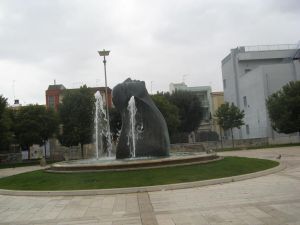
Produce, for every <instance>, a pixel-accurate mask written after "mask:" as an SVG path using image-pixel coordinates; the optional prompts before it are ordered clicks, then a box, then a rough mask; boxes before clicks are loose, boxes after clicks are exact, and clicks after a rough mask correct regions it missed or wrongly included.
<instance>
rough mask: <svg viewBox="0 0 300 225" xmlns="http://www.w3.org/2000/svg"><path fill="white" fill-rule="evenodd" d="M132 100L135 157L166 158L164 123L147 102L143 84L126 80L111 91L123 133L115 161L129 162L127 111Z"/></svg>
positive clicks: (152, 106) (166, 144)
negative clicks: (120, 117)
mask: <svg viewBox="0 0 300 225" xmlns="http://www.w3.org/2000/svg"><path fill="white" fill-rule="evenodd" d="M132 96H134V99H135V103H136V108H137V113H136V116H135V118H136V126H135V129H136V131H137V133H138V139H137V141H136V145H135V146H136V148H135V149H136V151H135V153H136V157H142V156H168V155H169V148H170V139H169V133H168V128H167V124H166V121H165V119H164V117H163V115H162V114H161V112H160V111H159V110H158V108H157V107H156V106H155V104H154V102H153V101H152V99H151V98H150V96H149V94H148V92H147V89H146V87H145V82H144V81H139V80H131V79H130V78H128V79H127V80H125V81H124V82H123V83H121V84H118V85H117V86H115V87H114V88H113V103H114V105H115V107H116V108H117V109H118V110H119V111H120V112H121V115H122V129H121V134H120V137H119V143H118V145H117V149H116V158H117V159H123V158H130V157H131V153H130V147H132V146H130V145H131V143H130V141H129V136H128V135H129V132H130V118H129V111H128V109H127V107H128V102H129V100H130V98H131V97H132Z"/></svg>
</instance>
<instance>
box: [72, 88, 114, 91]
mask: <svg viewBox="0 0 300 225" xmlns="http://www.w3.org/2000/svg"><path fill="white" fill-rule="evenodd" d="M78 89H79V88H70V89H67V90H78ZM88 89H90V90H92V91H93V92H96V91H105V87H88ZM107 91H108V92H111V91H112V90H111V88H109V87H107Z"/></svg>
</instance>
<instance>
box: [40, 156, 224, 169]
mask: <svg viewBox="0 0 300 225" xmlns="http://www.w3.org/2000/svg"><path fill="white" fill-rule="evenodd" d="M219 159H222V158H221V157H219V156H217V155H216V154H206V153H202V154H201V153H200V154H191V153H188V154H186V153H181V154H176V155H172V156H169V157H159V158H157V157H149V158H146V157H143V158H131V159H123V160H116V159H113V158H102V159H99V160H97V159H87V160H74V161H66V162H60V163H54V164H53V165H52V166H51V167H50V168H49V169H47V170H46V171H47V172H58V173H59V172H62V173H68V172H96V171H121V170H138V169H146V168H155V167H169V166H177V165H190V164H197V163H207V162H211V161H215V160H219Z"/></svg>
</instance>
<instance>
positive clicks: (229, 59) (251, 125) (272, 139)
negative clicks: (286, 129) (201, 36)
mask: <svg viewBox="0 0 300 225" xmlns="http://www.w3.org/2000/svg"><path fill="white" fill-rule="evenodd" d="M299 56H300V51H299V45H268V46H243V47H237V48H235V49H231V51H230V53H229V54H228V55H227V56H226V57H225V58H224V59H223V60H222V76H223V88H224V100H225V102H229V103H231V102H233V103H234V104H235V105H236V106H238V107H239V108H240V109H241V110H244V111H245V119H244V122H245V126H243V127H242V128H241V129H240V130H238V129H235V131H234V136H235V138H239V139H248V138H269V143H283V142H294V141H295V142H296V141H299V140H300V137H299V134H291V135H285V134H278V133H276V132H275V131H274V130H273V129H272V128H271V126H270V120H269V116H268V111H267V108H266V98H267V97H268V96H269V95H271V94H272V93H274V92H276V91H278V90H279V89H280V88H281V87H282V86H283V85H285V84H287V83H288V82H290V81H296V80H300V60H299Z"/></svg>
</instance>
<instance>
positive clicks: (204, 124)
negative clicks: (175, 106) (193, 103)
mask: <svg viewBox="0 0 300 225" xmlns="http://www.w3.org/2000/svg"><path fill="white" fill-rule="evenodd" d="M169 90H170V93H173V92H175V91H176V90H179V91H191V92H194V93H195V94H196V95H197V96H198V98H199V100H200V102H201V106H202V108H203V118H202V121H201V124H200V127H199V130H206V131H210V130H211V124H210V120H211V115H212V114H211V112H212V98H211V93H212V92H211V87H210V86H197V87H188V86H187V85H186V84H185V83H183V82H182V83H170V85H169Z"/></svg>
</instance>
